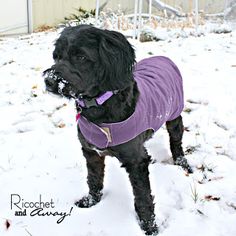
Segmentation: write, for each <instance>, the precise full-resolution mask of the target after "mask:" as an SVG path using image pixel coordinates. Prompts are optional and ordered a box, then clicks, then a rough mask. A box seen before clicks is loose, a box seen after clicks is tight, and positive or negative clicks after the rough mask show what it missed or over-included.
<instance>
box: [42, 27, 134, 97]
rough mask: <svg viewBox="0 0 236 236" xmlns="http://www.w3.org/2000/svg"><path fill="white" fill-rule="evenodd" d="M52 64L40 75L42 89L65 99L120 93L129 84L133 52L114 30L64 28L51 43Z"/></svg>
mask: <svg viewBox="0 0 236 236" xmlns="http://www.w3.org/2000/svg"><path fill="white" fill-rule="evenodd" d="M53 59H54V61H55V64H54V65H53V66H52V67H51V68H49V69H48V70H46V71H45V72H44V76H45V84H46V89H47V90H48V91H50V92H53V93H54V94H59V95H62V96H65V97H67V98H77V97H78V95H79V94H82V95H83V96H85V97H87V98H92V97H95V96H98V95H99V94H101V93H104V92H106V91H112V90H123V89H125V88H127V87H128V86H129V85H130V84H131V83H132V82H133V76H132V70H133V65H134V63H135V53H134V49H133V48H132V46H131V45H130V43H129V42H128V41H127V39H126V38H125V37H124V36H123V35H122V34H120V33H118V32H115V31H108V30H101V29H97V28H95V27H92V26H89V25H80V26H76V27H68V28H65V29H64V30H63V32H62V33H61V35H60V37H59V39H57V41H56V43H55V50H54V52H53Z"/></svg>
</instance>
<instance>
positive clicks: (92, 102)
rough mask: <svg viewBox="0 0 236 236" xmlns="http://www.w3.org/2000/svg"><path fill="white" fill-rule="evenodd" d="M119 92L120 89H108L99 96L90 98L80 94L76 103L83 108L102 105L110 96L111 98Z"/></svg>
mask: <svg viewBox="0 0 236 236" xmlns="http://www.w3.org/2000/svg"><path fill="white" fill-rule="evenodd" d="M118 92H119V90H114V91H107V92H105V93H103V94H102V95H101V96H99V97H94V98H89V99H86V98H83V96H79V98H77V99H76V103H77V104H78V105H79V106H80V107H83V108H90V107H97V106H101V105H102V104H103V103H104V102H106V101H107V100H108V99H109V98H111V97H112V96H113V95H114V94H117V93H118Z"/></svg>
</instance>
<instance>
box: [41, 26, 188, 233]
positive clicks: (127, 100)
mask: <svg viewBox="0 0 236 236" xmlns="http://www.w3.org/2000/svg"><path fill="white" fill-rule="evenodd" d="M53 58H54V60H55V64H54V65H53V66H52V67H51V68H50V69H48V70H47V71H46V72H45V75H46V76H47V75H48V74H50V76H47V77H46V78H45V83H46V87H47V89H48V90H49V91H51V92H53V93H55V94H60V95H62V96H65V97H67V98H75V97H76V96H78V94H83V96H84V97H87V98H93V97H96V96H99V94H102V93H103V92H105V91H110V90H119V93H117V94H116V95H113V96H112V97H111V98H110V99H109V100H108V101H106V102H105V103H104V104H103V105H102V106H99V107H91V108H83V110H82V113H81V115H82V116H84V117H86V118H87V119H88V120H89V121H91V122H94V123H96V124H99V123H109V122H119V121H123V120H125V119H127V118H128V117H129V116H130V115H131V114H132V113H133V112H134V110H135V105H136V102H137V99H138V96H139V91H138V88H137V84H136V82H135V81H134V79H133V75H132V72H133V71H132V70H133V65H134V64H135V53H134V49H133V48H132V46H131V45H130V44H129V42H128V41H127V40H126V38H125V37H124V36H123V35H122V34H120V33H118V32H115V31H108V30H100V29H97V28H94V27H91V26H88V25H81V26H77V27H69V28H66V29H65V30H64V31H63V32H62V34H61V36H60V37H59V39H58V40H57V41H56V44H55V50H54V52H53ZM51 74H53V75H54V76H55V77H53V76H51ZM77 109H78V110H80V108H79V107H77ZM167 130H168V132H169V135H170V146H171V152H172V155H173V158H174V161H175V163H176V164H180V165H182V164H183V168H185V169H187V170H188V171H189V172H191V168H190V167H189V165H188V164H187V161H186V162H182V163H181V160H186V159H185V158H184V157H183V150H182V147H181V144H182V143H181V142H182V135H183V124H182V118H181V116H180V117H178V118H177V119H175V120H174V121H168V122H167ZM152 134H153V132H152V131H151V130H148V131H146V132H143V133H142V134H140V135H139V136H137V137H136V138H134V139H133V140H131V141H129V142H127V143H124V144H121V145H118V146H114V147H109V148H107V149H106V150H102V151H103V152H102V154H101V153H100V155H99V154H98V153H97V152H96V151H95V150H94V148H95V147H94V146H92V145H90V144H89V143H88V142H87V141H86V140H85V138H84V137H83V135H82V134H81V132H80V130H79V127H78V137H79V140H80V142H81V145H82V151H83V154H84V157H85V158H86V161H87V169H88V178H87V181H88V186H89V194H88V196H86V197H84V198H82V199H81V200H80V201H78V202H76V205H77V206H78V207H91V206H93V205H95V204H96V203H98V202H99V201H100V200H101V197H102V189H103V179H104V167H105V164H104V159H105V156H106V155H108V154H109V155H112V156H115V157H117V158H118V159H119V161H120V162H121V163H122V167H124V168H125V169H126V171H127V172H128V174H129V179H130V182H131V184H132V187H133V193H134V205H135V210H136V213H137V215H138V217H139V220H140V226H141V228H142V229H143V230H144V231H145V233H146V234H147V235H152V234H156V233H157V232H158V228H157V225H156V223H155V214H154V203H153V196H152V194H151V188H150V182H149V171H148V165H149V163H150V159H151V157H150V156H149V155H148V153H147V150H146V149H145V147H144V145H143V144H144V142H145V141H146V140H147V139H149V138H151V136H152Z"/></svg>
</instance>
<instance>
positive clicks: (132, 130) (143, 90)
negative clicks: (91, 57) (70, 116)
mask: <svg viewBox="0 0 236 236" xmlns="http://www.w3.org/2000/svg"><path fill="white" fill-rule="evenodd" d="M133 75H134V79H135V81H136V82H137V85H138V89H139V92H140V95H139V98H138V101H137V104H136V108H135V112H134V113H133V114H132V115H131V116H130V117H129V118H128V119H126V120H125V121H122V122H118V123H102V124H100V125H99V126H98V125H96V124H94V123H91V122H90V121H88V120H87V119H86V118H85V117H83V116H81V117H80V119H78V125H79V128H80V131H81V133H82V134H83V136H84V137H85V139H86V140H87V141H88V142H89V143H90V144H93V145H95V146H96V147H98V148H100V149H104V148H107V147H111V146H116V145H119V144H122V143H125V142H128V141H130V140H132V139H133V138H135V137H136V136H138V135H139V134H141V133H142V132H144V131H146V130H148V129H152V130H154V131H157V130H158V129H159V128H160V127H161V126H162V125H163V124H164V123H165V122H166V121H170V120H173V119H175V118H177V117H178V116H179V115H180V113H181V112H182V110H183V107H184V102H183V86H182V77H181V74H180V72H179V70H178V68H177V67H176V65H175V64H174V63H173V62H172V61H171V60H170V59H169V58H167V57H161V56H156V57H151V58H148V59H144V60H142V61H140V62H138V63H137V64H136V66H135V69H134V72H133Z"/></svg>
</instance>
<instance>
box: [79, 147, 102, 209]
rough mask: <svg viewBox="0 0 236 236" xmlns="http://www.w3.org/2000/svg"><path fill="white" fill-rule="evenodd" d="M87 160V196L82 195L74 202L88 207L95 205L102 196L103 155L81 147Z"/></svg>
mask: <svg viewBox="0 0 236 236" xmlns="http://www.w3.org/2000/svg"><path fill="white" fill-rule="evenodd" d="M82 151H83V154H84V157H85V158H86V162H87V170H88V176H87V183H88V187H89V194H88V196H85V197H83V198H82V199H81V200H79V201H78V202H76V203H75V205H76V206H78V207H82V208H88V207H91V206H93V205H96V204H97V203H98V202H99V201H100V200H101V197H102V192H101V191H102V189H103V179H104V167H105V164H104V160H105V157H104V156H99V155H98V154H97V152H95V151H92V150H87V149H84V148H82Z"/></svg>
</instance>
